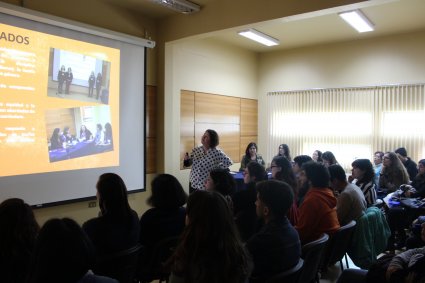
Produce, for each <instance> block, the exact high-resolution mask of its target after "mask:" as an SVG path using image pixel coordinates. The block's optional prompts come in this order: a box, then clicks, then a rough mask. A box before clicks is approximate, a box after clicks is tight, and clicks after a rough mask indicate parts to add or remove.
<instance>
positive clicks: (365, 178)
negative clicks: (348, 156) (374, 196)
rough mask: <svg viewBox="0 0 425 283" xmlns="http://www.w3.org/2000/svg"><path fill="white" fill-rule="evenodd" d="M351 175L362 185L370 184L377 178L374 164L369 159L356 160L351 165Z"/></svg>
mask: <svg viewBox="0 0 425 283" xmlns="http://www.w3.org/2000/svg"><path fill="white" fill-rule="evenodd" d="M351 166H352V167H353V169H352V170H351V175H352V176H353V178H354V179H357V181H358V182H361V183H369V182H370V181H372V180H373V178H374V177H375V170H373V165H372V162H370V160H369V159H356V160H354V161H353V163H351Z"/></svg>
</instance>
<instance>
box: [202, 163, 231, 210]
mask: <svg viewBox="0 0 425 283" xmlns="http://www.w3.org/2000/svg"><path fill="white" fill-rule="evenodd" d="M205 189H206V190H207V191H216V192H218V193H220V194H221V195H222V196H223V197H224V198H225V199H226V200H227V202H228V204H229V207H230V209H231V210H232V211H233V201H232V195H233V194H234V193H235V190H236V182H235V179H234V178H233V176H232V175H231V174H230V172H229V170H227V169H221V168H216V169H212V170H211V171H210V174H209V176H208V178H207V180H206V182H205Z"/></svg>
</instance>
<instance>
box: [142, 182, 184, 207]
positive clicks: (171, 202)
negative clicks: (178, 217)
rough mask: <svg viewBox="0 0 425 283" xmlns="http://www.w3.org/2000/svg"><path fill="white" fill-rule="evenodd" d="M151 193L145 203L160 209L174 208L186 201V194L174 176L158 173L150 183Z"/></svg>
mask: <svg viewBox="0 0 425 283" xmlns="http://www.w3.org/2000/svg"><path fill="white" fill-rule="evenodd" d="M151 187H152V195H151V196H150V197H149V198H148V200H147V203H148V204H149V205H151V206H153V207H156V208H160V209H176V208H179V207H181V206H183V205H184V204H185V203H186V202H187V194H186V192H185V191H184V189H183V187H182V185H181V184H180V182H179V181H178V180H177V178H176V177H174V176H173V175H170V174H159V175H158V176H156V177H155V179H153V181H152V183H151Z"/></svg>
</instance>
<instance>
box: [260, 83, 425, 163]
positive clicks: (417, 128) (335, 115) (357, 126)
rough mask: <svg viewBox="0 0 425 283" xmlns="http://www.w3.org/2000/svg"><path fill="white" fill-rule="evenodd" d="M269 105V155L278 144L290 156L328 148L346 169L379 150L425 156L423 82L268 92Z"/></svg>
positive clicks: (424, 89) (419, 157)
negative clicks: (285, 147) (401, 148)
mask: <svg viewBox="0 0 425 283" xmlns="http://www.w3.org/2000/svg"><path fill="white" fill-rule="evenodd" d="M267 110H268V113H269V115H268V121H267V129H268V138H267V145H268V146H267V157H268V160H271V158H272V157H273V156H274V155H276V154H277V151H278V146H279V144H288V146H289V148H290V150H291V154H292V156H296V155H300V154H306V155H310V156H311V155H312V153H313V151H314V150H320V151H322V152H325V151H332V152H333V153H334V155H335V156H336V159H337V160H338V162H339V163H340V164H341V165H342V166H343V167H344V168H345V169H346V170H347V169H349V168H351V163H352V162H353V160H355V159H357V158H368V159H371V160H373V153H374V152H375V151H378V150H379V151H383V152H386V151H394V150H395V149H397V148H398V147H405V148H406V149H407V152H408V155H409V156H410V157H411V158H412V159H413V160H414V161H416V162H417V161H418V160H420V159H422V158H425V87H424V84H414V85H396V86H373V87H354V88H332V89H313V90H300V91H281V92H271V93H268V95H267Z"/></svg>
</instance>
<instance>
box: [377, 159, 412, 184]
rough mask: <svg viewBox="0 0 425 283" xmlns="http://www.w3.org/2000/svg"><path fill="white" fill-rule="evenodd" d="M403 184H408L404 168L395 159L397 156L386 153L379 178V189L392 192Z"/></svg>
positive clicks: (398, 160)
mask: <svg viewBox="0 0 425 283" xmlns="http://www.w3.org/2000/svg"><path fill="white" fill-rule="evenodd" d="M403 184H409V174H408V173H407V170H406V168H405V167H404V165H403V163H401V161H400V159H399V158H398V157H397V154H395V153H394V152H386V153H385V154H384V161H383V162H382V170H381V174H380V176H379V189H383V190H384V191H387V192H394V191H396V190H397V189H398V188H399V187H400V186H401V185H403Z"/></svg>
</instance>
